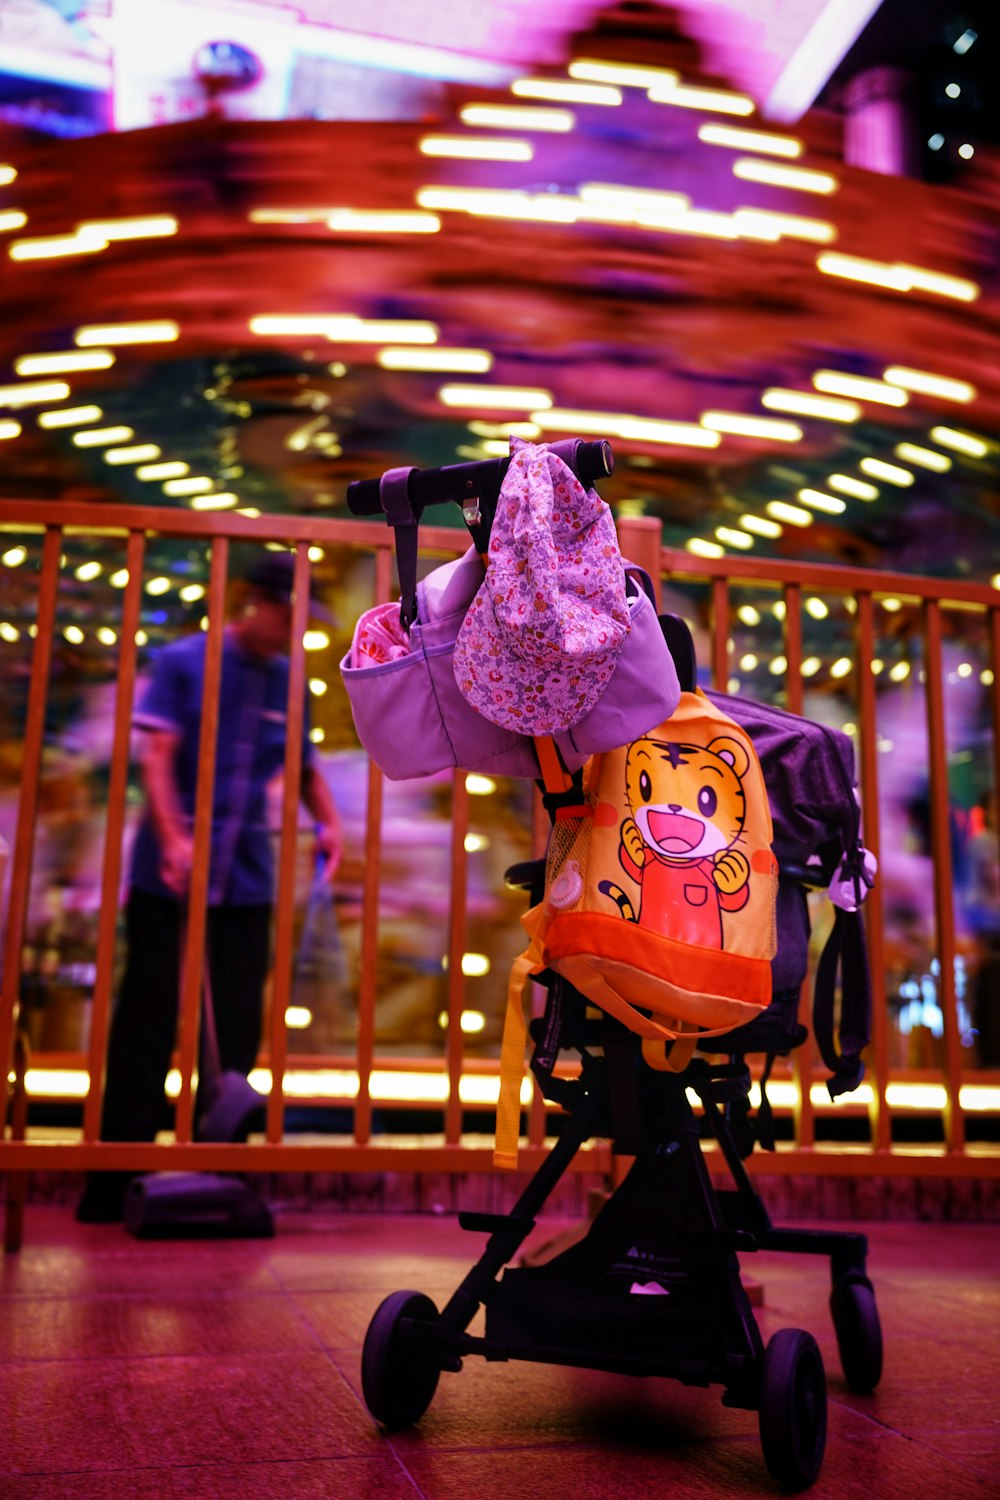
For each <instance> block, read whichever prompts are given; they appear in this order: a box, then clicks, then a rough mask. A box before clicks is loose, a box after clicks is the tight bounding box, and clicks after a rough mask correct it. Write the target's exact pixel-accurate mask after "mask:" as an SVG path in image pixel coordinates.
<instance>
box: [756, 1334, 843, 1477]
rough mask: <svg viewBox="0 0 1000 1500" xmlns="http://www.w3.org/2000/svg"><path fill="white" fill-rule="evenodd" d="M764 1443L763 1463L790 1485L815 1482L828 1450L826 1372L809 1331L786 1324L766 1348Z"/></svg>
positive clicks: (762, 1396) (762, 1391) (762, 1404)
mask: <svg viewBox="0 0 1000 1500" xmlns="http://www.w3.org/2000/svg"><path fill="white" fill-rule="evenodd" d="M758 1417H759V1424H760V1445H761V1448H762V1449H763V1453H764V1462H765V1463H766V1464H767V1467H768V1468H769V1469H770V1471H771V1473H772V1474H773V1475H774V1477H775V1479H777V1480H778V1482H779V1483H780V1484H781V1485H782V1486H783V1488H785V1489H787V1490H804V1489H806V1488H807V1487H808V1486H809V1485H811V1484H812V1482H813V1480H814V1479H815V1478H816V1476H817V1474H818V1473H819V1471H820V1466H821V1465H822V1463H823V1453H824V1451H825V1449H826V1373H825V1371H824V1369H823V1356H822V1355H821V1354H820V1352H819V1346H818V1344H817V1343H816V1340H815V1339H814V1338H813V1336H812V1334H811V1333H806V1332H805V1331H804V1330H803V1329H801V1328H782V1329H780V1330H779V1331H778V1332H777V1333H776V1334H775V1335H774V1337H773V1338H772V1339H771V1341H770V1343H769V1344H768V1346H767V1349H766V1350H765V1351H764V1368H763V1371H762V1373H761V1385H760V1411H759V1413H758Z"/></svg>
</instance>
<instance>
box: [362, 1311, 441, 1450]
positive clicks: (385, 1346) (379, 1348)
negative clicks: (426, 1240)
mask: <svg viewBox="0 0 1000 1500" xmlns="http://www.w3.org/2000/svg"><path fill="white" fill-rule="evenodd" d="M437 1315H438V1311H437V1308H436V1307H435V1306H434V1303H433V1302H432V1301H431V1299H430V1298H429V1297H425V1296H424V1294H423V1292H393V1293H392V1294H391V1295H390V1296H388V1297H386V1299H385V1301H384V1302H383V1303H382V1304H381V1305H380V1306H379V1308H378V1309H377V1310H376V1313H375V1316H374V1317H373V1318H372V1320H371V1322H370V1323H369V1325H368V1332H367V1333H366V1334H365V1343H364V1348H363V1349H362V1351H361V1390H362V1394H363V1395H364V1398H365V1405H366V1406H367V1408H368V1410H369V1411H370V1412H371V1414H372V1416H373V1417H374V1418H375V1420H376V1422H381V1424H382V1426H383V1427H389V1428H395V1427H409V1426H410V1425H411V1424H412V1423H413V1422H419V1420H420V1418H421V1417H422V1416H423V1414H424V1412H425V1411H426V1410H427V1408H428V1407H429V1406H430V1404H431V1401H432V1400H433V1399H434V1392H435V1391H436V1390H437V1383H438V1378H439V1376H440V1374H441V1366H440V1364H439V1363H438V1362H437V1360H436V1359H435V1357H434V1353H433V1350H432V1348H431V1346H430V1343H429V1341H428V1340H426V1339H421V1338H420V1336H419V1334H416V1333H415V1332H414V1331H413V1330H411V1329H409V1328H403V1327H401V1324H402V1323H403V1321H404V1319H406V1320H410V1319H413V1320H416V1321H418V1322H421V1323H427V1324H428V1325H429V1324H431V1323H433V1322H435V1321H436V1319H437Z"/></svg>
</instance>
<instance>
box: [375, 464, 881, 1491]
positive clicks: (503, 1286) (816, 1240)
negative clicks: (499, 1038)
mask: <svg viewBox="0 0 1000 1500" xmlns="http://www.w3.org/2000/svg"><path fill="white" fill-rule="evenodd" d="M567 446H568V445H567ZM563 456H564V457H565V456H566V454H565V452H564V454H563ZM573 457H574V458H575V459H576V460H577V462H576V463H575V464H574V467H575V468H576V470H577V472H578V473H580V474H581V478H584V479H585V482H586V480H587V479H592V478H593V477H594V471H595V469H596V472H597V473H600V472H601V471H602V469H603V471H604V472H610V450H609V449H608V447H607V445H606V444H597V443H593V444H586V443H581V444H579V445H578V447H577V449H576V451H575V452H574V453H573ZM581 460H582V462H581ZM588 466H589V473H588V472H587V467H588ZM505 469H506V461H505V460H501V461H500V463H499V464H496V463H494V464H490V465H487V464H477V465H471V464H470V465H456V466H454V467H452V468H450V469H446V470H443V471H436V472H437V474H439V475H440V474H444V475H447V476H449V481H450V485H451V489H452V494H451V495H450V498H454V499H458V500H460V501H461V500H466V499H467V496H468V494H469V493H470V492H471V491H472V490H473V489H475V490H478V491H480V492H481V491H483V490H484V489H486V490H491V491H492V494H491V495H490V494H487V496H486V499H487V503H489V501H490V500H492V502H493V503H495V499H496V493H497V492H498V490H499V485H500V480H501V478H502V474H503V472H504V471H505ZM460 470H461V471H467V474H466V476H464V477H462V478H460V474H459V471H460ZM473 470H482V471H487V470H490V471H492V472H491V474H490V475H489V476H487V475H486V473H485V472H484V473H483V474H478V473H476V474H472V475H471V477H470V476H469V475H468V471H473ZM420 478H421V480H423V481H427V480H428V478H429V475H428V472H427V471H424V473H423V474H422V475H420ZM362 488H363V487H362V486H361V485H358V486H352V487H351V489H352V490H353V491H355V495H354V503H352V504H351V508H352V509H355V508H357V510H358V511H359V512H360V513H369V512H370V510H371V509H372V508H373V507H372V504H371V501H372V498H373V496H372V494H371V486H370V485H369V486H365V487H364V488H365V489H366V490H367V491H368V493H366V494H363V495H359V494H358V493H357V492H358V491H361V490H362ZM424 492H425V493H428V494H430V493H433V485H432V486H431V488H430V489H429V490H425V491H424ZM437 497H438V498H440V497H441V491H440V489H438V490H437ZM348 498H349V503H351V502H352V495H351V491H349V494H348ZM467 509H468V507H467ZM491 515H492V512H490V513H489V518H488V519H487V520H486V521H485V522H483V520H482V509H480V514H478V515H476V516H475V521H476V524H477V526H483V528H484V530H485V532H486V534H487V535H488V525H489V519H491ZM469 519H470V517H469V515H468V514H467V520H469ZM471 529H472V527H471V525H470V530H471ZM474 535H475V533H474ZM476 539H477V543H478V540H479V538H478V537H477V538H476ZM482 550H485V548H483V549H482ZM782 878H784V879H788V878H791V879H796V880H799V881H801V882H806V881H807V880H809V875H808V873H807V872H806V871H804V870H795V871H792V870H786V871H784V872H782ZM507 881H508V884H510V885H512V886H514V887H516V888H518V889H522V890H525V891H527V892H528V893H529V894H530V896H531V899H532V903H533V904H534V902H536V901H538V900H540V899H541V897H542V889H543V884H544V860H533V861H529V862H527V863H525V864H522V865H518V866H515V867H514V868H513V869H511V870H509V871H508V872H507ZM540 982H541V983H542V984H543V985H545V986H546V988H547V991H548V995H547V1005H546V1010H545V1015H544V1016H543V1017H540V1018H538V1019H536V1020H535V1021H533V1022H532V1023H531V1027H530V1034H531V1037H532V1040H533V1042H534V1050H533V1054H532V1058H531V1068H532V1071H533V1073H534V1075H535V1078H536V1080H537V1083H538V1085H539V1087H540V1088H541V1090H542V1092H543V1094H544V1095H545V1097H546V1098H548V1099H549V1100H551V1101H552V1102H554V1103H556V1104H558V1105H560V1106H561V1107H562V1109H563V1111H564V1112H565V1118H564V1121H563V1128H562V1132H561V1134H560V1135H559V1137H558V1139H557V1141H556V1143H555V1145H554V1146H553V1148H552V1151H551V1152H550V1154H549V1156H548V1157H547V1158H546V1160H545V1161H544V1162H543V1163H542V1165H541V1166H540V1167H539V1168H538V1170H537V1171H536V1172H535V1174H534V1176H533V1177H532V1178H531V1180H530V1182H529V1183H528V1184H527V1186H526V1187H525V1189H524V1191H523V1192H522V1193H521V1195H520V1197H519V1198H518V1200H517V1202H516V1203H515V1205H514V1207H513V1208H512V1209H511V1211H510V1212H509V1213H469V1212H464V1213H460V1214H459V1224H460V1225H461V1227H462V1228H463V1229H466V1230H469V1231H471V1232H475V1233H485V1234H487V1235H488V1239H487V1241H486V1245H485V1247H484V1249H483V1251H482V1253H481V1255H480V1257H479V1259H478V1260H477V1261H476V1263H475V1264H474V1265H473V1266H472V1268H471V1269H470V1270H469V1272H468V1273H467V1274H466V1276H465V1277H464V1278H463V1280H462V1282H461V1283H460V1285H459V1286H458V1288H457V1289H456V1290H455V1292H454V1293H453V1295H452V1296H451V1297H450V1298H449V1300H448V1302H447V1303H446V1304H445V1306H444V1307H443V1308H442V1309H441V1310H440V1311H438V1309H437V1308H436V1306H435V1305H434V1303H433V1302H432V1301H431V1299H430V1298H429V1297H427V1296H426V1295H425V1294H424V1293H422V1292H419V1291H398V1292H393V1293H392V1294H391V1295H390V1296H388V1297H387V1298H386V1299H385V1300H384V1301H383V1302H382V1304H381V1306H380V1307H379V1308H378V1309H377V1311H376V1312H375V1314H374V1316H373V1318H372V1321H371V1324H370V1326H369V1328H368V1332H367V1335H366V1338H365V1344H364V1350H363V1354H362V1389H363V1394H364V1399H365V1402H366V1405H367V1406H368V1409H369V1411H370V1412H371V1414H372V1416H373V1417H375V1419H376V1420H377V1421H378V1422H380V1423H381V1424H382V1425H383V1426H385V1427H386V1428H389V1429H394V1428H400V1427H405V1426H409V1425H411V1424H412V1423H414V1422H416V1421H418V1420H419V1418H420V1417H421V1416H422V1415H423V1414H424V1412H425V1411H426V1410H427V1408H428V1406H429V1405H430V1403H431V1401H432V1399H433V1397H434V1394H435V1391H436V1390H437V1386H438V1382H439V1379H440V1375H441V1373H442V1372H443V1371H448V1372H458V1371H460V1370H461V1368H462V1361H463V1359H464V1358H466V1357H468V1356H470V1355H479V1356H482V1357H483V1358H485V1359H486V1360H489V1361H507V1360H526V1361H531V1362H536V1363H545V1364H554V1365H567V1366H578V1367H583V1368H589V1369H599V1370H606V1371H610V1372H614V1373H619V1374H625V1375H646V1376H648V1375H654V1376H663V1377H667V1378H670V1379H674V1380H679V1381H681V1382H682V1383H684V1384H685V1385H693V1386H709V1385H721V1386H722V1388H723V1394H722V1401H723V1404H724V1405H726V1406H731V1407H738V1408H743V1409H746V1410H751V1411H757V1412H758V1414H759V1427H760V1438H761V1446H762V1450H763V1455H764V1459H765V1462H766V1464H767V1467H768V1468H769V1469H770V1471H771V1473H772V1474H773V1475H774V1477H775V1478H776V1479H777V1480H778V1481H779V1483H780V1484H781V1485H782V1486H784V1487H785V1488H788V1489H802V1488H805V1487H806V1486H808V1485H809V1484H811V1483H812V1482H813V1480H814V1479H815V1478H816V1476H817V1474H818V1473H819V1469H820V1466H821V1464H822V1460H823V1453H824V1448H825V1442H826V1376H825V1372H824V1367H823V1360H822V1356H821V1354H820V1351H819V1347H818V1345H817V1343H816V1341H815V1339H814V1338H813V1336H812V1335H811V1334H810V1333H808V1332H806V1331H804V1330H802V1329H793V1328H785V1329H781V1330H779V1331H778V1332H777V1333H775V1334H774V1335H773V1337H772V1338H771V1339H770V1341H769V1342H768V1344H767V1346H766V1347H765V1345H764V1341H763V1338H762V1335H761V1332H760V1329H759V1328H758V1326H757V1321H756V1318H755V1317H754V1313H753V1309H752V1307H751V1305H750V1300H749V1297H748V1294H747V1292H746V1290H745V1288H744V1286H743V1284H742V1282H741V1280H740V1268H739V1262H738V1258H737V1257H738V1255H739V1254H742V1253H749V1252H754V1251H757V1250H780V1251H789V1252H791V1253H794V1254H808V1255H822V1256H828V1257H829V1259H830V1268H831V1297H830V1308H831V1312H832V1316H833V1322H834V1327H835V1330H836V1335H837V1343H838V1349H839V1353H840V1358H841V1363H842V1366H843V1370H844V1375H845V1377H846V1379H847V1382H848V1384H849V1385H850V1386H851V1388H852V1389H853V1390H855V1391H857V1392H859V1393H868V1392H870V1391H872V1390H874V1388H875V1386H876V1385H877V1384H878V1381H879V1378H880V1376H881V1369H882V1336H881V1328H880V1325H879V1319H878V1311H877V1308H876V1304H875V1295H874V1289H873V1287H872V1283H871V1281H870V1280H869V1278H868V1276H867V1272H866V1260H867V1253H868V1245H867V1239H866V1237H865V1236H864V1235H863V1234H858V1233H848V1232H842V1231H832V1230H830V1231H827V1230H807V1229H782V1228H776V1227H775V1226H774V1225H773V1224H772V1222H771V1219H770V1216H769V1214H768V1212H767V1209H766V1207H765V1206H764V1203H763V1202H762V1200H761V1198H760V1196H759V1194H758V1193H757V1191H756V1189H755V1187H754V1185H753V1181H752V1179H751V1176H750V1174H749V1172H748V1171H747V1168H746V1166H745V1163H744V1159H743V1158H744V1154H745V1153H744V1150H743V1149H742V1147H743V1145H744V1144H745V1143H744V1142H742V1141H741V1142H739V1143H738V1141H737V1136H736V1134H735V1133H734V1119H733V1111H734V1109H737V1110H738V1109H739V1108H740V1107H741V1106H742V1107H744V1108H745V1100H746V1095H747V1092H748V1090H749V1087H750V1073H749V1069H748V1067H747V1066H746V1063H745V1061H744V1059H743V1056H742V1053H743V1052H744V1051H746V1050H751V1048H749V1047H747V1045H746V1043H747V1033H748V1031H749V1030H750V1028H747V1027H744V1028H742V1029H741V1033H740V1035H739V1037H736V1036H734V1037H733V1045H732V1047H730V1046H729V1045H728V1043H727V1038H725V1037H722V1038H714V1039H713V1040H712V1041H711V1043H706V1046H710V1047H711V1049H712V1051H711V1054H710V1056H707V1057H696V1058H694V1059H692V1061H691V1062H690V1063H689V1064H688V1066H687V1067H686V1068H685V1069H684V1070H683V1072H680V1073H666V1072H656V1071H654V1070H653V1069H650V1068H649V1067H648V1066H647V1065H646V1064H645V1063H644V1061H643V1060H642V1057H641V1051H640V1046H639V1038H638V1037H637V1036H636V1035H635V1034H634V1033H633V1032H631V1031H629V1030H628V1029H627V1028H625V1027H624V1026H623V1025H622V1024H621V1023H620V1022H618V1021H616V1020H614V1019H612V1018H611V1017H608V1016H602V1017H600V1018H597V1019H595V1018H593V1016H588V1014H587V1002H586V1000H585V999H584V997H583V996H582V995H580V994H579V992H578V991H576V990H575V989H573V988H572V987H571V986H570V985H569V984H568V983H567V982H566V981H565V980H563V979H561V978H560V977H558V976H556V975H554V974H551V973H549V972H546V973H545V974H543V975H541V976H540ZM752 1025H753V1023H751V1027H752ZM793 1044H794V1043H793ZM565 1049H572V1050H575V1051H576V1052H578V1053H579V1056H580V1063H581V1066H580V1073H579V1076H578V1077H576V1078H557V1077H555V1076H554V1074H553V1065H554V1062H555V1058H556V1055H557V1053H558V1052H559V1051H560V1050H565ZM761 1050H763V1046H762V1048H761ZM785 1050H787V1049H785ZM727 1054H728V1060H722V1059H723V1058H724V1057H725V1056H726V1055H727ZM688 1089H691V1090H692V1091H693V1092H694V1094H695V1095H696V1096H697V1097H698V1099H699V1100H700V1102H701V1105H702V1111H703V1114H702V1121H701V1122H700V1121H699V1119H698V1117H697V1116H696V1114H695V1112H694V1110H693V1109H692V1107H691V1104H690V1102H689V1100H688V1097H687V1090H688ZM703 1129H704V1130H706V1131H707V1132H708V1133H709V1134H710V1135H711V1136H712V1137H713V1138H714V1140H715V1141H716V1142H717V1144H718V1147H719V1150H720V1152H721V1155H722V1157H723V1158H724V1161H725V1163H726V1166H727V1167H728V1170H729V1174H730V1176H731V1179H732V1187H731V1188H729V1189H726V1190H716V1188H715V1187H714V1186H713V1183H712V1180H711V1177H710V1175H709V1171H708V1167H707V1164H706V1161H705V1158H704V1155H703V1153H702V1149H701V1138H702V1132H703ZM592 1137H597V1138H606V1139H609V1140H611V1141H612V1149H613V1150H614V1151H615V1152H617V1153H619V1154H621V1155H623V1156H630V1157H633V1158H634V1160H633V1161H632V1164H631V1166H630V1167H629V1169H628V1171H627V1173H626V1175H625V1176H624V1178H623V1180H622V1181H621V1182H620V1184H619V1185H618V1186H617V1187H616V1188H615V1190H614V1191H613V1192H612V1194H611V1195H610V1197H609V1198H608V1199H607V1201H606V1202H605V1204H604V1206H603V1207H602V1208H601V1209H600V1211H599V1212H598V1213H597V1215H596V1217H595V1218H594V1219H593V1221H592V1222H591V1224H590V1226H589V1229H588V1231H587V1233H586V1235H585V1237H584V1238H583V1239H581V1240H578V1241H577V1242H576V1243H574V1244H572V1245H571V1246H570V1247H569V1248H568V1249H565V1250H562V1251H561V1252H560V1253H558V1254H556V1255H555V1256H554V1257H553V1258H552V1259H550V1260H548V1261H546V1262H545V1263H544V1264H541V1265H532V1266H525V1265H521V1266H516V1267H515V1266H511V1264H510V1263H511V1262H512V1261H513V1260H514V1258H515V1257H516V1255H517V1253H518V1251H519V1250H520V1248H521V1246H522V1245H523V1244H524V1242H525V1240H526V1239H527V1237H528V1235H529V1234H530V1233H531V1231H532V1230H533V1229H534V1228H535V1226H536V1223H537V1219H538V1216H539V1214H540V1213H541V1211H542V1209H543V1208H544V1205H545V1203H546V1201H547V1199H548V1198H549V1195H550V1194H551V1193H552V1191H553V1189H554V1187H555V1186H556V1184H557V1183H558V1181H559V1179H560V1178H561V1176H562V1174H563V1173H564V1172H565V1171H566V1170H567V1168H568V1167H569V1166H570V1164H571V1162H572V1161H573V1158H574V1157H575V1156H576V1154H577V1152H578V1151H579V1150H580V1148H581V1147H582V1146H583V1145H584V1143H585V1142H586V1141H587V1140H588V1139H590V1138H592ZM481 1306H483V1307H485V1311H486V1330H485V1333H484V1334H483V1335H481V1336H480V1335H474V1334H471V1333H469V1332H468V1329H469V1326H470V1324H471V1322H472V1320H473V1318H474V1317H475V1315H476V1313H477V1312H478V1310H479V1308H480V1307H481Z"/></svg>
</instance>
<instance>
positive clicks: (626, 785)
mask: <svg viewBox="0 0 1000 1500" xmlns="http://www.w3.org/2000/svg"><path fill="white" fill-rule="evenodd" d="M771 838H772V830H771V813H770V808H769V806H768V798H767V792H766V790H765V786H764V776H763V772H762V770H761V767H760V762H759V760H758V759H757V754H756V751H755V750H754V747H753V744H752V742H751V740H750V738H749V736H748V735H747V734H746V732H745V731H744V730H743V729H741V728H740V727H739V725H738V724H736V723H734V721H733V720H732V719H731V718H730V717H729V716H728V714H726V713H724V712H723V711H722V710H721V709H720V708H718V707H716V705H715V704H713V703H711V702H709V700H708V699H707V698H706V697H705V696H704V694H702V693H700V692H697V691H695V692H686V693H682V694H681V698H680V703H679V704H678V707H677V709H676V711H675V712H674V713H673V714H672V715H671V717H670V718H669V719H667V720H666V721H665V722H664V723H663V724H661V725H659V727H658V728H656V729H653V730H651V731H650V733H649V734H646V735H644V736H643V737H642V738H641V739H637V740H633V741H632V742H631V743H630V744H628V745H623V746H622V747H621V748H619V749H617V750H611V751H607V752H605V753H604V754H603V755H597V756H594V757H593V758H592V759H591V760H590V761H588V762H587V765H586V767H585V769H584V773H583V790H582V796H581V800H580V804H579V806H574V807H563V808H561V809H560V810H559V812H558V813H557V814H556V821H555V823H554V825H553V828H552V833H551V835H550V838H549V847H548V854H547V858H546V869H545V895H544V897H543V899H542V901H541V902H540V903H539V905H537V906H534V907H532V909H531V910H530V911H529V912H526V913H525V915H524V916H523V917H522V918H521V921H522V922H523V924H524V926H525V928H526V929H527V931H528V933H529V936H530V942H529V944H528V947H527V948H526V950H525V951H524V953H522V954H521V956H520V957H519V958H517V959H516V960H515V961H514V967H513V970H512V972H511V977H510V986H509V990H508V997H507V1015H506V1020H505V1023H504V1036H503V1047H502V1052H501V1064H500V1100H499V1105H498V1109H497V1143H496V1152H495V1155H494V1162H495V1165H497V1166H498V1167H508V1168H513V1167H516V1165H517V1137H518V1129H519V1120H520V1105H519V1095H520V1080H521V1075H522V1072H523V1068H524V1053H525V1043H526V1038H527V1032H526V1025H525V1019H524V1009H523V991H524V985H525V983H526V981H527V979H528V978H529V976H531V975H532V974H539V973H541V971H542V970H543V969H548V970H551V971H552V972H554V973H556V974H558V975H561V976H562V977H563V978H564V979H566V980H567V981H568V982H569V983H570V984H572V985H573V986H574V988H575V989H577V990H579V991H580V993H581V994H582V995H584V996H585V997H586V998H587V999H588V1000H589V1001H591V1002H592V1003H593V1004H594V1005H597V1006H599V1007H600V1008H601V1009H602V1010H604V1011H606V1012H607V1013H608V1014H609V1015H612V1016H614V1017H616V1018H617V1019H618V1020H620V1021H622V1022H624V1024H625V1025H626V1026H627V1027H629V1029H630V1030H632V1031H635V1032H637V1033H638V1034H639V1035H640V1036H641V1037H642V1050H643V1054H644V1056H645V1057H646V1060H647V1061H648V1062H649V1063H650V1064H651V1065H652V1066H653V1067H658V1068H661V1069H664V1068H667V1069H670V1070H671V1071H675V1072H676V1071H679V1070H680V1069H681V1068H683V1067H685V1066H686V1065H687V1063H688V1061H689V1060H690V1057H691V1053H692V1052H693V1050H694V1046H695V1041H696V1039H697V1037H698V1036H699V1035H702V1036H704V1035H720V1034H722V1033H723V1032H726V1031H730V1030H732V1029H733V1028H734V1027H736V1026H740V1025H742V1024H743V1023H744V1022H745V1021H749V1020H751V1019H752V1018H753V1017H754V1016H756V1015H758V1014H759V1013H760V1011H761V1010H762V1009H763V1008H764V1007H765V1006H766V1005H767V1004H768V1002H769V1001H770V998H771V959H772V958H773V956H774V953H775V949H776V946H777V938H776V929H775V899H776V894H777V874H778V866H777V861H776V860H775V858H774V855H773V854H772V852H771ZM668 1043H669V1044H673V1045H671V1046H669V1047H668V1045H667V1044H668Z"/></svg>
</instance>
